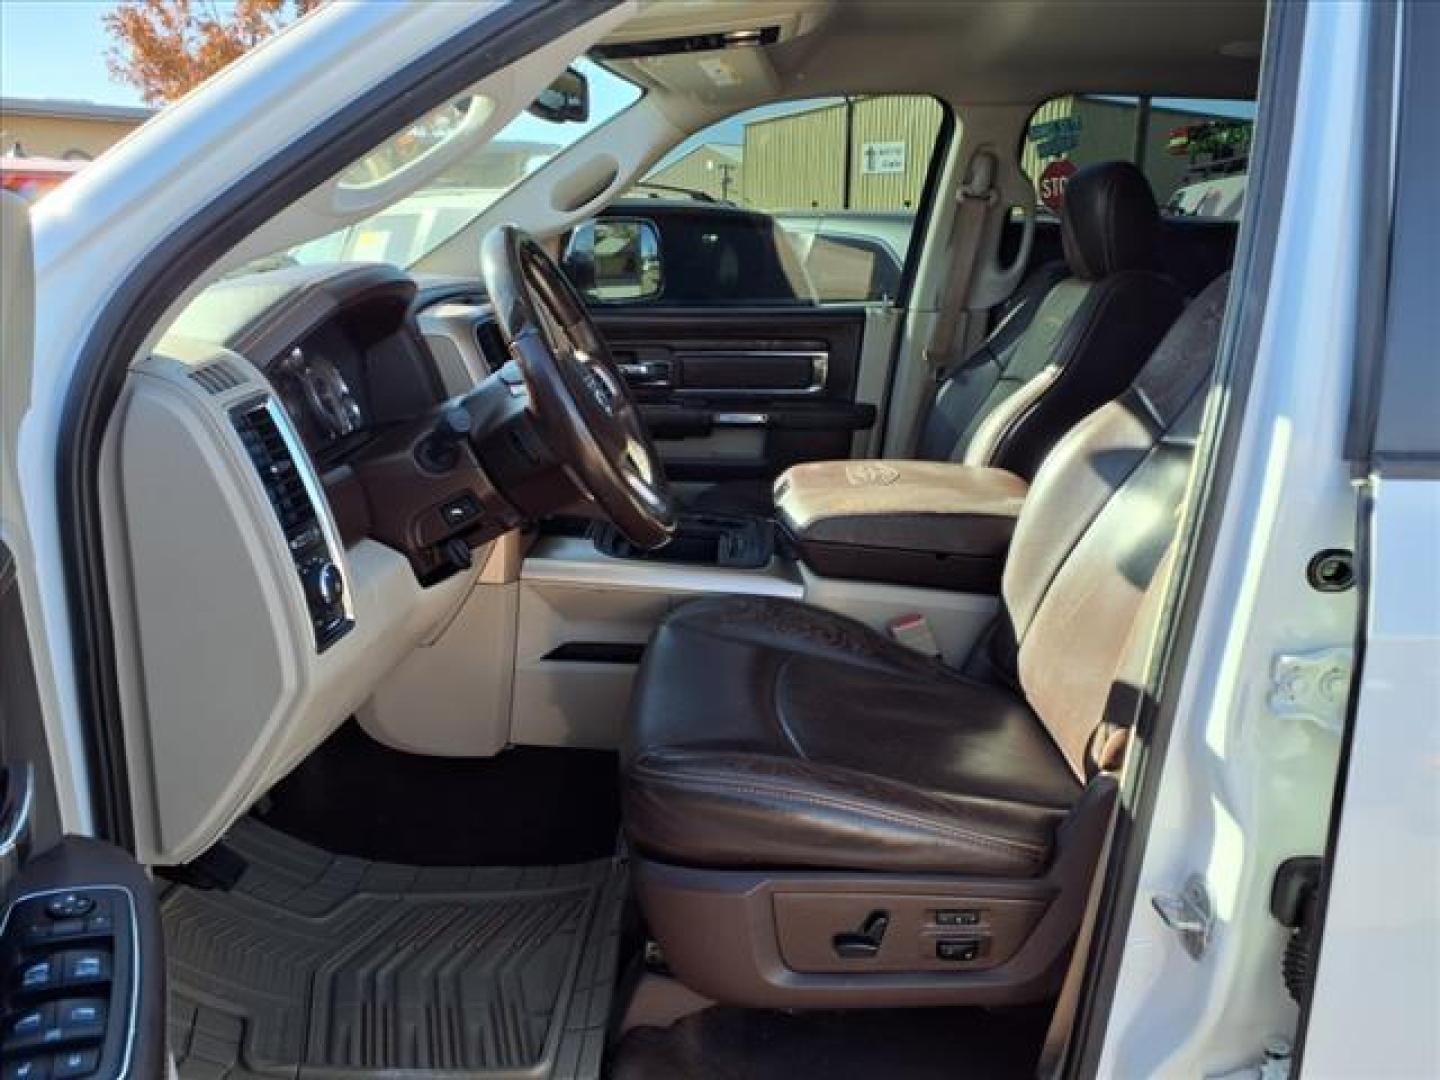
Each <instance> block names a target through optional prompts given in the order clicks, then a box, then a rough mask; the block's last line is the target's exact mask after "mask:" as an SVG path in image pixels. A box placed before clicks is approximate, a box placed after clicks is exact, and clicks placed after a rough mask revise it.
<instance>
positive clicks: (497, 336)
mask: <svg viewBox="0 0 1440 1080" xmlns="http://www.w3.org/2000/svg"><path fill="white" fill-rule="evenodd" d="M475 344H476V345H478V346H479V347H480V355H481V356H483V357H484V358H485V366H486V367H488V368H489V369H490V371H491V372H492V373H493V372H496V371H499V370H500V369H501V368H502V367H504V366H505V365H506V364H508V363H509V362H510V346H509V345H507V344H506V343H505V335H504V334H502V333H501V332H500V324H499V323H497V322H496V321H495V320H494V319H484V320H482V321H481V322H477V323H476V324H475Z"/></svg>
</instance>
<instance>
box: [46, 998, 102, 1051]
mask: <svg viewBox="0 0 1440 1080" xmlns="http://www.w3.org/2000/svg"><path fill="white" fill-rule="evenodd" d="M107 1004H108V1002H106V1000H105V999H104V998H66V999H65V1000H64V1001H60V1002H57V1003H56V1005H55V1019H56V1023H58V1024H59V1025H60V1029H61V1030H62V1031H64V1032H65V1039H66V1041H67V1042H71V1041H80V1042H83V1041H86V1040H89V1039H101V1038H104V1036H105V1008H106V1005H107Z"/></svg>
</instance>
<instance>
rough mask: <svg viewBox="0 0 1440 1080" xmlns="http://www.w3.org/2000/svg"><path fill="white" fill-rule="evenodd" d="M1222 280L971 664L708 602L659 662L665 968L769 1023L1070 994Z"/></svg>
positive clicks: (1129, 398)
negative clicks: (1067, 968) (777, 1016)
mask: <svg viewBox="0 0 1440 1080" xmlns="http://www.w3.org/2000/svg"><path fill="white" fill-rule="evenodd" d="M1226 287H1227V282H1226V279H1225V278H1221V279H1219V280H1217V281H1216V282H1214V283H1213V284H1212V285H1211V286H1210V287H1209V288H1207V289H1206V290H1205V291H1204V292H1203V293H1202V294H1201V295H1200V296H1199V297H1198V298H1197V299H1196V300H1195V301H1194V302H1193V303H1192V304H1191V305H1190V307H1189V308H1188V309H1187V310H1186V312H1185V313H1184V314H1183V315H1182V316H1181V318H1180V319H1179V321H1178V322H1177V323H1176V324H1175V326H1174V327H1173V328H1172V330H1171V331H1170V332H1169V334H1168V335H1167V336H1166V337H1165V339H1164V340H1163V341H1162V342H1161V343H1160V345H1159V347H1158V348H1157V349H1156V351H1155V353H1154V354H1153V356H1152V357H1151V359H1150V360H1149V361H1148V363H1147V364H1146V365H1145V366H1144V368H1143V369H1142V370H1141V372H1140V373H1139V375H1138V376H1137V377H1136V379H1135V381H1134V383H1133V384H1132V385H1131V386H1130V387H1129V389H1127V390H1126V391H1125V392H1124V393H1123V394H1122V395H1121V396H1120V397H1119V398H1117V399H1116V400H1114V401H1112V402H1111V403H1109V404H1107V405H1105V406H1103V407H1101V408H1100V409H1099V410H1097V411H1096V412H1094V413H1092V414H1091V415H1090V416H1089V417H1087V418H1086V419H1085V420H1083V421H1081V423H1080V424H1079V425H1078V426H1077V427H1076V428H1075V429H1074V430H1073V431H1071V432H1070V433H1069V434H1068V435H1067V436H1066V437H1065V438H1064V439H1063V440H1062V441H1061V442H1060V443H1059V444H1058V445H1057V446H1056V448H1055V450H1054V451H1053V452H1052V453H1051V455H1050V456H1049V457H1048V458H1047V459H1046V461H1045V463H1044V464H1043V466H1042V467H1041V469H1040V471H1039V473H1038V474H1037V475H1036V477H1035V481H1034V484H1033V485H1032V487H1031V489H1030V491H1029V494H1028V497H1027V499H1026V502H1025V506H1024V508H1023V510H1022V512H1021V515H1020V518H1019V521H1018V524H1017V526H1016V530H1015V534H1014V540H1013V543H1012V546H1011V549H1010V553H1009V557H1008V561H1007V563H1006V566H1005V572H1004V578H1003V582H1002V585H1001V609H1000V614H999V615H998V616H997V619H996V622H995V624H994V626H993V627H992V629H991V631H990V632H989V633H988V634H987V635H986V636H985V638H984V639H983V640H982V642H981V643H980V644H979V646H977V648H976V650H975V653H974V654H973V655H972V656H971V658H970V659H969V660H968V661H967V663H966V664H965V665H964V669H963V670H955V669H952V668H949V667H947V666H945V665H944V664H942V663H940V662H939V661H937V660H932V659H929V658H926V657H924V656H922V655H920V654H918V653H916V652H913V651H911V650H909V649H906V648H904V647H903V646H901V645H899V644H897V643H895V642H893V641H891V640H890V639H888V638H886V637H885V636H883V635H881V634H879V633H877V632H876V631H874V630H871V629H870V628H868V627H866V626H864V625H863V624H861V623H858V622H855V621H852V620H850V619H847V618H844V617H842V616H840V615H836V614H833V613H830V612H826V611H822V610H820V609H818V608H813V607H809V606H806V605H803V604H798V603H793V602H787V601H780V600H774V599H766V598H754V597H725V598H715V599H702V600H698V601H693V602H690V603H688V604H685V605H682V606H680V607H678V608H677V609H676V610H675V611H674V612H673V613H672V614H671V615H670V616H669V617H668V618H666V619H665V620H664V621H663V622H662V624H661V625H660V627H659V628H658V630H657V631H656V633H655V636H654V637H653V639H652V641H651V644H650V646H649V648H648V650H647V652H646V656H645V660H644V663H643V665H642V668H641V671H640V674H639V677H638V681H637V686H636V691H635V694H634V698H633V704H632V713H633V715H632V725H631V731H630V734H629V738H628V743H627V745H626V747H625V748H624V752H623V754H622V768H623V770H624V783H623V798H624V814H625V826H626V831H627V835H628V837H629V840H630V843H631V846H632V848H633V850H634V852H635V856H636V858H635V876H636V882H637V888H638V892H639V897H640V902H641V905H642V907H643V909H644V911H645V914H646V916H647V918H648V921H649V924H650V929H651V932H652V933H653V935H654V936H655V938H656V940H657V941H658V942H659V944H660V945H661V947H662V949H663V950H664V954H665V956H666V959H667V961H668V962H669V964H670V966H671V968H672V970H673V971H674V972H675V973H676V975H677V976H678V977H679V978H680V979H681V981H683V982H685V983H686V984H687V985H689V986H690V987H691V988H692V989H694V990H696V991H698V992H700V993H702V994H705V995H706V996H708V997H711V998H714V999H716V1000H719V1001H723V1002H726V1003H730V1004H737V1005H745V1006H752V1007H771V1008H774V1007H778V1008H795V1007H802V1008H803V1007H839V1008H844V1007H859V1006H870V1007H876V1006H901V1005H927V1004H928V1005H933V1004H952V1003H953V1004H959V1003H968V1004H999V1003H1006V1002H1016V1001H1025V1000H1036V999H1039V998H1041V997H1044V996H1046V995H1047V994H1049V993H1050V992H1052V991H1053V989H1054V986H1055V984H1056V982H1057V978H1058V973H1059V972H1060V971H1061V969H1062V968H1063V964H1064V961H1065V956H1066V952H1067V951H1068V947H1069V944H1070V942H1071V941H1072V940H1073V938H1074V935H1075V933H1076V931H1077V929H1078V927H1079V923H1080V918H1081V913H1082V911H1083V907H1084V902H1085V896H1086V892H1087V889H1088V882H1089V879H1090V876H1091V873H1092V869H1093V867H1094V865H1095V862H1096V859H1097V858H1098V852H1099V850H1100V845H1101V842H1102V840H1103V837H1104V835H1105V831H1106V829H1107V827H1108V822H1109V818H1110V812H1111V809H1112V807H1113V800H1114V793H1115V781H1114V777H1113V770H1114V769H1115V768H1116V767H1117V766H1118V762H1119V760H1120V759H1121V758H1122V757H1123V752H1124V747H1125V744H1126V739H1127V734H1126V733H1127V731H1128V726H1129V724H1130V722H1131V721H1132V720H1133V716H1134V711H1135V706H1136V701H1137V697H1136V693H1135V690H1134V687H1135V686H1137V685H1139V683H1140V681H1141V680H1140V677H1139V675H1140V673H1141V672H1142V671H1143V668H1142V666H1141V665H1142V662H1143V658H1144V650H1145V649H1146V648H1147V647H1148V642H1149V638H1150V633H1149V631H1150V630H1151V629H1152V627H1153V625H1154V618H1155V613H1156V612H1157V611H1158V606H1156V605H1157V598H1158V596H1159V593H1160V590H1159V589H1158V588H1155V587H1154V586H1155V584H1156V582H1157V581H1159V580H1161V579H1162V578H1163V572H1162V564H1163V563H1164V561H1165V560H1166V558H1167V553H1168V552H1169V551H1170V549H1171V548H1172V546H1173V545H1172V541H1173V540H1174V537H1175V533H1176V526H1177V520H1178V511H1179V507H1180V502H1181V499H1182V496H1183V494H1184V490H1185V487H1186V483H1187V478H1188V475H1189V472H1190V465H1191V460H1192V456H1193V450H1194V444H1195V438H1196V435H1197V432H1198V430H1199V424H1200V418H1201V414H1202V411H1203V407H1204V402H1205V399H1206V396H1207V395H1206V388H1207V385H1208V383H1209V381H1210V377H1211V372H1212V368H1213V363H1214V358H1215V354H1216V349H1217V344H1218V341H1219V330H1220V323H1221V318H1222V315H1223V312H1224V306H1225V294H1226Z"/></svg>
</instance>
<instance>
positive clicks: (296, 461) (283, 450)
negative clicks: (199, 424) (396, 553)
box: [230, 397, 355, 652]
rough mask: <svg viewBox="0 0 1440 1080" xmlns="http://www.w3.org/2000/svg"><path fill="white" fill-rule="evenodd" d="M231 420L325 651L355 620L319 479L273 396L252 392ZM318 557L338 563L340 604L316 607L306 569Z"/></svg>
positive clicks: (339, 546) (340, 546)
mask: <svg viewBox="0 0 1440 1080" xmlns="http://www.w3.org/2000/svg"><path fill="white" fill-rule="evenodd" d="M230 422H231V424H232V425H233V426H234V428H235V433H236V434H237V435H238V436H239V437H240V442H241V445H242V446H243V447H244V449H245V455H246V456H247V457H248V458H249V459H250V462H251V464H252V465H254V467H255V472H256V473H257V475H258V476H259V478H260V486H261V487H262V488H264V490H265V494H266V496H267V497H268V498H269V500H270V506H271V508H272V509H273V510H274V512H275V518H276V523H277V524H278V525H279V526H280V532H281V535H282V536H283V537H284V540H285V546H286V548H287V549H288V550H289V552H290V558H291V561H292V562H293V563H294V566H295V572H296V578H297V583H298V584H299V587H300V593H301V597H302V599H303V600H304V601H305V604H306V607H307V610H309V612H310V615H311V622H312V627H313V629H314V631H315V645H316V648H317V650H318V651H320V652H324V651H325V650H326V649H328V648H329V647H330V646H331V645H333V644H334V643H335V642H336V641H338V640H340V638H342V637H344V636H345V634H346V633H348V632H349V630H350V628H351V627H353V626H354V625H355V614H354V612H355V608H354V605H353V602H352V600H351V596H350V584H349V574H348V573H345V572H344V566H345V563H344V545H343V544H342V543H341V542H340V537H339V535H338V533H337V532H336V531H335V527H334V525H333V524H332V523H331V521H330V516H329V514H328V513H326V512H325V511H326V503H325V501H324V498H325V497H324V495H323V494H322V489H321V485H320V480H319V478H318V477H317V476H316V475H315V471H314V469H313V468H312V467H311V465H310V458H309V457H308V456H307V455H306V453H305V450H304V449H303V448H302V447H301V445H300V441H299V439H298V438H297V437H296V435H295V432H294V429H293V428H292V427H291V426H290V421H289V417H287V416H286V415H285V412H284V410H283V409H282V408H281V407H280V406H279V404H278V403H277V402H276V401H275V399H274V398H271V397H259V398H252V399H250V400H249V401H246V402H244V403H243V404H240V405H236V406H235V407H234V408H232V409H231V410H230ZM317 560H328V561H329V562H331V563H332V564H334V566H335V567H337V568H339V569H340V570H341V580H342V582H343V585H342V592H341V597H340V601H339V604H338V605H335V606H333V607H328V608H325V609H323V610H317V609H316V607H315V605H314V604H313V603H312V601H311V598H310V596H309V595H308V593H307V590H306V585H305V579H306V573H307V569H308V568H310V567H311V566H313V564H315V562H316V561H317Z"/></svg>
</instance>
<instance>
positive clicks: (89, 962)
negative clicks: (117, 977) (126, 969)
mask: <svg viewBox="0 0 1440 1080" xmlns="http://www.w3.org/2000/svg"><path fill="white" fill-rule="evenodd" d="M61 963H62V966H63V978H64V980H65V985H66V986H98V985H103V984H104V983H108V982H109V981H110V954H109V953H108V952H106V951H105V950H104V949H75V950H73V951H71V952H67V953H62V954H61Z"/></svg>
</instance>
